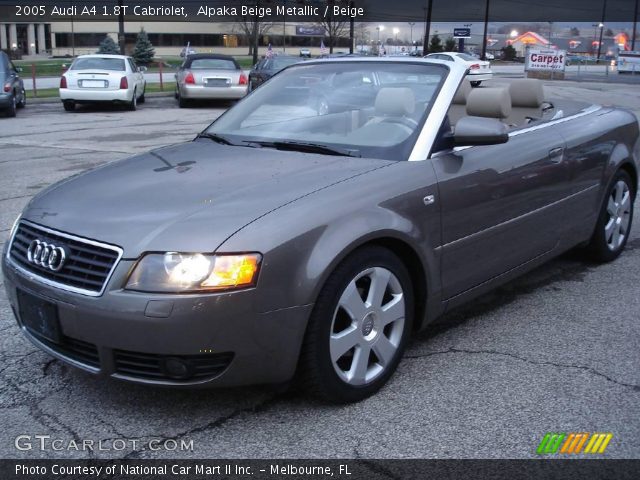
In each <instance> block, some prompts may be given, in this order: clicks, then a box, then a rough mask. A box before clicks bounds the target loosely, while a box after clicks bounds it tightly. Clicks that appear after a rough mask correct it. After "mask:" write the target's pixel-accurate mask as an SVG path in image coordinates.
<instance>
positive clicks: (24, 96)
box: [16, 88, 27, 108]
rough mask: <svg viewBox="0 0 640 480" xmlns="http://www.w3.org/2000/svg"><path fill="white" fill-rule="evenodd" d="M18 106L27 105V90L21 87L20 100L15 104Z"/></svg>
mask: <svg viewBox="0 0 640 480" xmlns="http://www.w3.org/2000/svg"><path fill="white" fill-rule="evenodd" d="M16 106H17V107H18V108H24V107H26V106H27V92H25V90H24V88H23V89H22V95H20V101H19V102H18V103H17V104H16Z"/></svg>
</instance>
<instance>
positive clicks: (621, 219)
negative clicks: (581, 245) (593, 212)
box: [586, 170, 636, 263]
mask: <svg viewBox="0 0 640 480" xmlns="http://www.w3.org/2000/svg"><path fill="white" fill-rule="evenodd" d="M635 193H636V192H635V185H634V184H633V181H632V180H631V177H630V176H629V174H628V173H627V172H625V171H624V170H619V171H618V172H617V173H616V174H615V176H614V177H613V180H612V181H611V184H610V185H609V187H608V189H607V194H606V196H605V198H604V201H603V204H602V207H601V208H600V215H599V216H598V222H597V223H596V228H595V231H594V232H593V236H592V237H591V240H590V241H589V244H588V245H587V247H586V251H587V254H588V256H589V258H590V259H591V260H594V261H596V262H602V263H604V262H611V261H613V260H615V259H616V258H618V256H619V255H620V254H621V253H622V251H623V250H624V247H625V246H626V244H627V240H628V239H629V232H630V231H631V222H632V220H633V202H634V199H635Z"/></svg>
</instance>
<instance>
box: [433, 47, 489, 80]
mask: <svg viewBox="0 0 640 480" xmlns="http://www.w3.org/2000/svg"><path fill="white" fill-rule="evenodd" d="M427 58H432V59H434V60H444V61H446V62H455V63H459V64H461V65H464V66H466V67H467V68H468V69H469V73H468V74H467V76H468V78H469V81H470V82H471V86H472V87H477V86H479V85H480V84H481V83H482V82H483V81H485V80H491V78H492V77H493V72H492V71H491V64H490V63H489V62H487V61H483V60H478V59H477V58H475V57H472V56H471V55H469V54H467V53H460V52H442V53H430V54H429V55H427Z"/></svg>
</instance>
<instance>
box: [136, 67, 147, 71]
mask: <svg viewBox="0 0 640 480" xmlns="http://www.w3.org/2000/svg"><path fill="white" fill-rule="evenodd" d="M138 70H139V71H141V72H146V71H147V67H138Z"/></svg>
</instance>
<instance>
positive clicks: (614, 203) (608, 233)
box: [604, 180, 631, 251]
mask: <svg viewBox="0 0 640 480" xmlns="http://www.w3.org/2000/svg"><path fill="white" fill-rule="evenodd" d="M607 214H608V215H609V218H608V220H607V222H606V223H605V226H604V235H605V240H606V242H607V247H609V250H611V251H615V250H617V249H619V248H620V247H621V246H622V245H623V244H624V241H625V239H626V238H627V235H628V233H629V224H630V222H631V192H630V190H629V185H627V183H626V182H625V181H624V180H618V181H617V182H616V184H615V186H614V187H613V189H612V190H611V195H610V196H609V201H608V203H607Z"/></svg>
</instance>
